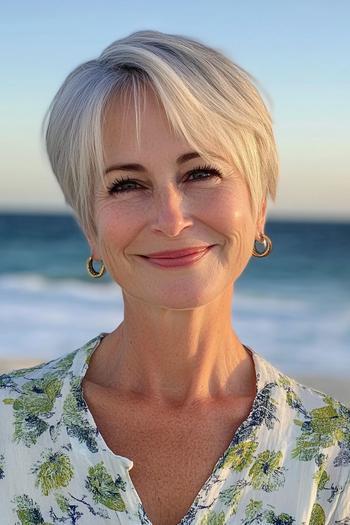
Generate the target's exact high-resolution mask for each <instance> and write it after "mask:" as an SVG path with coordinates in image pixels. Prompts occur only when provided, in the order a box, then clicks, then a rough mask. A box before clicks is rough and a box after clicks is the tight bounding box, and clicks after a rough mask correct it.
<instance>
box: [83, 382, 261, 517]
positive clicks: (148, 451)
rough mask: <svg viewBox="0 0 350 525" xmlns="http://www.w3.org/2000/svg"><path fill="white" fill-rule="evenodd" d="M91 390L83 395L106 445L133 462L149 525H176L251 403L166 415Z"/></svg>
mask: <svg viewBox="0 0 350 525" xmlns="http://www.w3.org/2000/svg"><path fill="white" fill-rule="evenodd" d="M92 390H93V387H91V388H86V387H85V388H84V397H85V400H86V402H87V403H88V405H89V409H90V411H91V413H92V415H93V417H94V420H95V422H96V425H97V427H98V428H99V431H100V432H101V434H102V436H103V438H104V440H105V442H106V443H107V445H108V447H109V448H110V449H111V450H112V451H113V452H114V453H115V454H118V455H121V456H125V457H127V458H129V459H131V460H132V461H133V463H134V466H133V468H132V469H131V470H130V471H129V475H130V478H131V481H132V483H133V485H134V487H135V489H136V491H137V493H138V495H139V498H140V500H141V502H142V505H143V507H144V510H145V512H146V514H147V516H148V517H149V519H150V521H151V523H152V525H177V524H178V523H179V522H180V521H181V519H182V518H183V517H184V516H185V515H186V513H187V511H188V510H189V508H190V507H191V505H192V503H193V502H194V500H195V498H196V496H197V495H198V493H199V492H200V491H201V489H202V487H203V485H204V483H205V482H206V480H207V479H208V478H209V477H210V475H211V474H212V472H213V469H214V467H215V465H216V463H217V461H218V459H219V457H220V456H221V455H222V454H223V452H224V451H225V450H226V449H227V447H228V445H229V443H230V441H231V439H232V437H233V435H234V433H235V431H236V430H237V428H238V427H239V425H240V424H241V422H242V421H243V420H244V419H245V418H246V417H247V415H248V413H249V411H250V407H251V402H252V399H245V400H244V402H243V401H241V402H239V403H236V404H234V403H230V404H225V405H223V406H220V407H219V406H218V407H217V409H216V410H215V409H214V408H211V409H210V410H203V409H200V410H198V413H196V411H194V412H192V413H191V414H187V415H185V416H184V415H179V414H177V415H174V414H171V415H169V414H168V413H165V412H157V411H154V410H149V409H146V410H145V409H144V407H143V409H141V408H140V407H139V406H136V405H134V404H127V405H123V404H122V403H120V402H115V401H114V402H113V401H112V400H111V399H110V398H109V396H105V395H104V394H103V393H102V392H99V394H98V395H96V391H95V392H94V393H93V391H92Z"/></svg>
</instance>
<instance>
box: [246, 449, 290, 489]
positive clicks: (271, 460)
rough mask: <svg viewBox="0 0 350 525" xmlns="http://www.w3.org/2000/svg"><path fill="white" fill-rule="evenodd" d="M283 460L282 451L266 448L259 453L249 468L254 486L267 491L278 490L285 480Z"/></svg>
mask: <svg viewBox="0 0 350 525" xmlns="http://www.w3.org/2000/svg"><path fill="white" fill-rule="evenodd" d="M281 461H282V452H281V451H279V452H274V451H271V450H265V451H264V452H262V453H261V454H259V455H258V457H257V458H256V460H255V462H254V464H253V465H252V467H251V469H250V470H249V476H250V477H251V480H252V481H251V483H252V487H253V488H254V489H256V490H259V489H262V490H265V491H266V492H272V491H273V490H278V489H279V488H280V487H281V486H282V485H283V484H284V482H285V477H284V472H283V471H284V468H283V467H280V464H281Z"/></svg>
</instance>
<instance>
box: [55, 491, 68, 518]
mask: <svg viewBox="0 0 350 525" xmlns="http://www.w3.org/2000/svg"><path fill="white" fill-rule="evenodd" d="M55 500H56V503H57V505H58V507H59V509H60V511H61V512H62V513H63V514H67V513H68V511H69V506H70V503H69V499H68V498H66V497H65V496H63V494H59V493H57V494H55Z"/></svg>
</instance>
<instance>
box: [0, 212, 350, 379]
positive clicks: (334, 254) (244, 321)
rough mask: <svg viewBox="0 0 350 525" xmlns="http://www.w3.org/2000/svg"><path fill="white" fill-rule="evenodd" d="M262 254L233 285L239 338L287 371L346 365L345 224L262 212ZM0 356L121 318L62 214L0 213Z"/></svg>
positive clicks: (349, 361) (44, 348)
mask: <svg viewBox="0 0 350 525" xmlns="http://www.w3.org/2000/svg"><path fill="white" fill-rule="evenodd" d="M265 232H266V233H267V235H269V237H270V238H271V239H272V242H273V249H272V253H271V254H270V255H269V256H268V257H264V258H256V257H252V258H251V259H250V262H249V264H248V266H247V268H246V269H245V271H244V272H243V274H242V275H241V276H240V278H239V279H238V281H237V282H236V284H235V290H234V300H233V307H232V323H233V326H234V327H235V330H236V332H237V334H238V336H239V338H240V340H241V341H242V343H244V344H246V345H248V346H250V347H251V348H253V349H254V350H256V351H257V352H259V353H260V354H262V355H263V356H264V357H266V358H267V359H268V360H269V361H271V362H272V363H273V364H275V365H276V366H277V367H279V368H281V369H282V370H283V371H285V372H286V373H289V374H299V375H300V374H304V375H305V374H322V375H329V374H331V375H338V376H339V375H344V376H345V375H348V374H349V372H350V223H340V222H338V223H337V222H328V223H327V222H324V223H322V222H301V221H295V222H293V221H276V220H269V221H268V222H267V224H266V227H265ZM0 248H1V258H0V357H6V358H17V357H21V358H22V357H30V358H39V359H43V360H49V359H52V358H54V357H57V356H59V355H62V354H64V353H66V352H69V351H71V350H73V349H75V348H77V347H79V346H81V345H82V344H83V343H85V342H86V341H88V340H89V339H90V338H92V337H94V336H95V335H97V334H98V333H100V332H109V331H111V330H113V329H114V328H116V326H117V325H118V324H119V323H120V322H121V321H122V319H123V301H122V294H121V289H120V288H119V286H118V285H116V284H115V283H113V282H112V281H111V280H110V278H109V277H108V275H105V276H104V277H103V279H96V280H93V279H91V278H90V277H89V276H88V275H87V273H86V270H85V262H86V259H87V257H88V256H89V255H90V253H89V248H88V245H87V242H86V241H85V239H84V238H83V236H82V234H81V232H80V230H79V228H78V226H77V225H76V223H75V222H74V220H73V218H72V217H71V216H69V215H63V214H57V215H52V214H50V215H44V214H14V213H7V214H5V213H3V214H0Z"/></svg>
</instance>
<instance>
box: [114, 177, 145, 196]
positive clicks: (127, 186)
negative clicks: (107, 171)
mask: <svg viewBox="0 0 350 525" xmlns="http://www.w3.org/2000/svg"><path fill="white" fill-rule="evenodd" d="M135 185H139V183H138V182H137V181H136V180H134V179H130V178H129V177H126V178H124V177H120V178H119V179H115V180H114V181H113V182H112V184H111V186H109V187H108V193H109V194H113V193H126V192H128V191H134V190H135V189H136V190H137V189H142V186H141V187H139V188H135ZM139 186H140V185H139Z"/></svg>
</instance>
